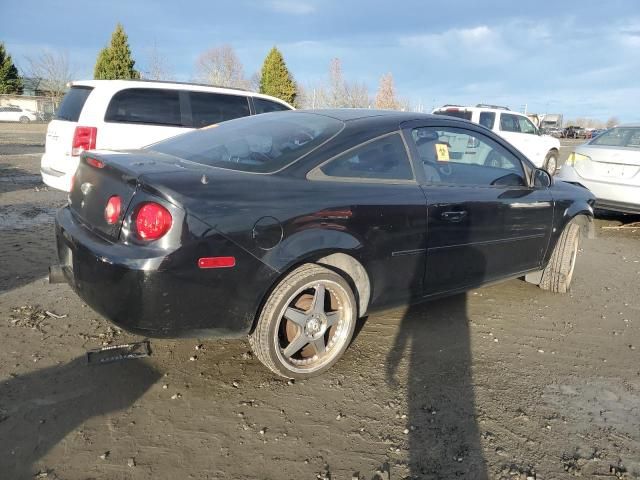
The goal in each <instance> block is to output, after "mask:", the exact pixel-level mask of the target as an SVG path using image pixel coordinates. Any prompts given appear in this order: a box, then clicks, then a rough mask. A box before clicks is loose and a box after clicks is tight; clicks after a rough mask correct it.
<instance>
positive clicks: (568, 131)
mask: <svg viewBox="0 0 640 480" xmlns="http://www.w3.org/2000/svg"><path fill="white" fill-rule="evenodd" d="M562 136H563V137H564V138H587V131H586V130H585V129H584V127H579V126H576V125H570V126H568V127H566V128H565V129H564V133H563V135H562Z"/></svg>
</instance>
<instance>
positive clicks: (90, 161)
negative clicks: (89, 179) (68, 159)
mask: <svg viewBox="0 0 640 480" xmlns="http://www.w3.org/2000/svg"><path fill="white" fill-rule="evenodd" d="M84 161H85V162H86V163H87V165H91V166H92V167H95V168H104V162H101V161H100V160H98V159H97V158H91V157H87V158H85V160H84Z"/></svg>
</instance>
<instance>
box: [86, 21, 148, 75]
mask: <svg viewBox="0 0 640 480" xmlns="http://www.w3.org/2000/svg"><path fill="white" fill-rule="evenodd" d="M135 63H136V62H135V61H134V60H133V58H132V57H131V49H130V48H129V39H128V37H127V34H126V33H125V32H124V28H122V25H120V24H119V23H118V25H116V29H115V30H114V31H113V34H112V35H111V42H110V43H109V45H108V46H107V47H105V48H103V49H102V50H100V53H99V54H98V59H97V61H96V66H95V68H94V71H93V77H94V78H95V79H96V80H116V79H122V80H131V79H136V78H140V72H138V71H137V70H136V69H135V68H133V66H134V65H135Z"/></svg>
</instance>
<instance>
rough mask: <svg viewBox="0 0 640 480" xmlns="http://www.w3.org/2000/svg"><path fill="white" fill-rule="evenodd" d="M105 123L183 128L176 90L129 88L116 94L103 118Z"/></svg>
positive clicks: (178, 96)
mask: <svg viewBox="0 0 640 480" xmlns="http://www.w3.org/2000/svg"><path fill="white" fill-rule="evenodd" d="M104 120H105V122H115V123H143V124H152V125H167V126H177V127H179V126H183V125H182V120H181V118H180V93H179V92H178V90H161V89H157V88H129V89H126V90H121V91H120V92H118V93H116V94H115V95H114V96H113V98H112V99H111V102H109V107H107V113H106V114H105V116H104Z"/></svg>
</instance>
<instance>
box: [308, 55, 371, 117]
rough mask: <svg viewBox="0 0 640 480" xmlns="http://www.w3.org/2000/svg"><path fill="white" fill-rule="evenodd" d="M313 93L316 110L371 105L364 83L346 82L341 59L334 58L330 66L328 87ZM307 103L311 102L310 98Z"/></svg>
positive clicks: (322, 87)
mask: <svg viewBox="0 0 640 480" xmlns="http://www.w3.org/2000/svg"><path fill="white" fill-rule="evenodd" d="M312 93H313V97H312V98H313V100H312V103H313V106H314V107H315V108H357V107H360V108H367V107H368V106H369V103H370V102H369V92H368V90H367V86H366V85H365V84H364V83H359V82H353V83H351V82H348V81H347V80H345V78H344V76H343V74H342V64H341V62H340V59H339V58H334V59H333V60H331V63H330V64H329V81H328V83H327V85H325V86H320V87H316V88H314V89H313V92H312ZM305 101H306V102H308V101H309V98H308V96H307V98H306V100H305Z"/></svg>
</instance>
